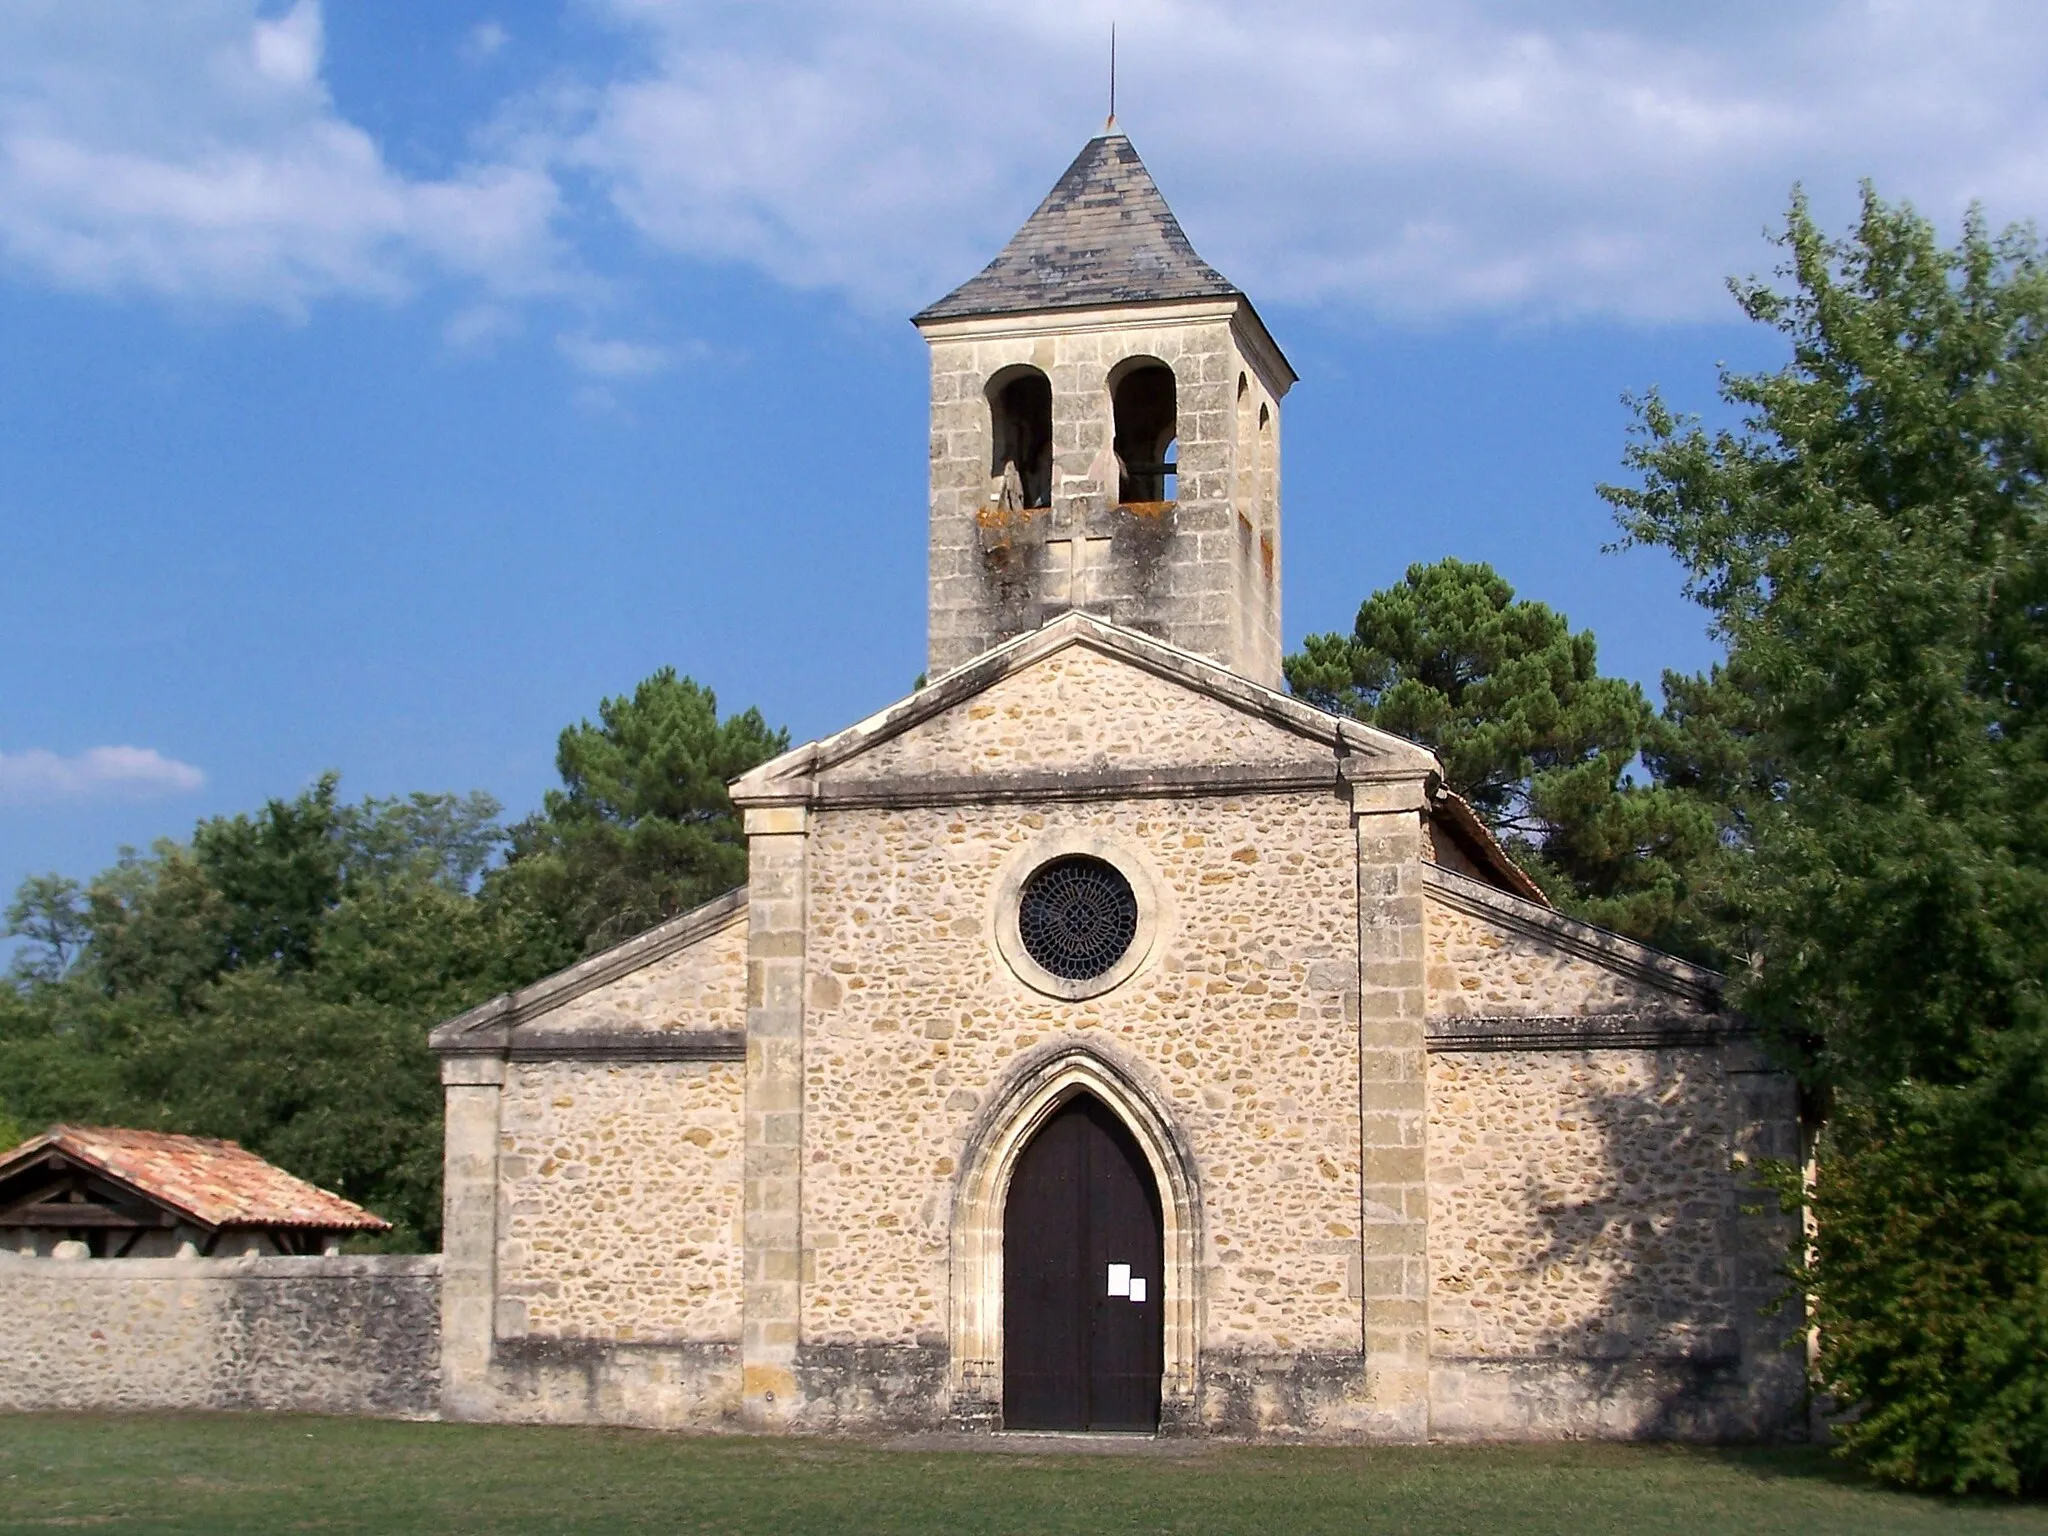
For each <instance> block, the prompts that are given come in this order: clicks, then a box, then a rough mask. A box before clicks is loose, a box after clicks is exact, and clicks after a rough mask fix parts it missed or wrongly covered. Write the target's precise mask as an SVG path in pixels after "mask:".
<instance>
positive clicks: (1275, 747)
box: [732, 612, 1437, 805]
mask: <svg viewBox="0 0 2048 1536" xmlns="http://www.w3.org/2000/svg"><path fill="white" fill-rule="evenodd" d="M1344 759H1352V760H1354V762H1356V761H1359V760H1364V761H1366V762H1369V763H1370V764H1371V765H1372V767H1373V768H1374V769H1375V771H1378V772H1384V773H1387V774H1389V775H1390V776H1406V775H1410V774H1412V775H1413V776H1414V777H1416V778H1424V777H1427V776H1429V775H1431V774H1434V773H1436V772H1437V763H1436V759H1435V758H1434V757H1433V756H1431V754H1430V753H1429V752H1427V751H1426V750H1424V749H1423V748H1421V747H1418V746H1416V745H1415V744H1414V743H1412V742H1408V741H1403V740H1402V739H1401V738H1400V737H1398V736H1393V735H1389V734H1388V733H1387V732H1385V731H1379V730H1374V729H1373V728H1372V727H1370V726H1366V725H1361V724H1360V723H1358V722H1357V721H1354V720H1347V719H1344V718H1342V717H1340V716H1336V715H1332V714H1328V713H1326V712H1324V711H1322V710H1319V709H1316V708H1314V707H1312V706H1310V705H1307V704H1304V703H1302V702H1301V700H1299V699H1295V698H1290V697H1289V696H1288V695H1286V694H1283V693H1278V692H1276V691H1274V690H1273V689H1270V688H1265V687H1262V686H1260V685H1259V684H1257V683H1254V682H1251V681H1249V680H1247V679H1245V678H1242V677H1239V676H1238V675H1237V674H1236V673H1234V672H1231V671H1230V670H1228V669H1227V668H1225V667H1221V666H1218V665H1217V664H1216V663H1215V662H1212V661H1209V660H1207V659H1206V658H1204V657H1201V656H1197V655H1195V654H1193V653H1192V652H1189V651H1183V650H1181V649H1179V648H1178V647H1176V646H1172V645H1168V644H1166V643H1164V642H1163V641H1160V640H1156V639H1153V638H1152V637H1151V636H1149V635H1144V634H1140V633H1138V632H1137V631H1134V630H1129V629H1124V628H1122V627H1120V626H1118V625H1114V624H1110V623H1107V622H1105V621H1103V620H1101V619H1097V618H1094V617H1091V616H1090V615H1088V614H1084V613H1079V612H1073V613H1066V614H1063V615H1061V616H1060V617H1059V618H1057V619H1055V620H1053V621H1052V622H1051V623H1049V624H1047V625H1045V626H1044V627H1043V628H1041V629H1038V630H1035V631H1033V632H1032V633H1030V634H1027V635H1021V636H1019V637H1018V638H1016V639H1015V640H1011V641H1009V642H1007V643H1006V644H1004V645H1000V646H997V647H996V648H995V649H993V650H991V651H988V652H986V653H985V654H984V655H982V656H980V657H978V658H976V659H975V660H974V661H972V662H969V663H968V664H967V665H966V666H964V667H961V668H958V669H957V670H955V671H953V672H950V673H947V674H946V675H944V676H942V677H939V678H937V679H935V680H934V681H933V682H932V683H931V684H929V685H928V686H927V687H925V688H922V689H920V690H919V691H918V692H916V693H914V694H912V695H911V696H910V697H909V698H907V699H904V700H902V701H901V702H899V703H897V704H894V705H892V706H890V707H889V708H888V709H885V710H883V711H881V712H880V713H878V714H875V715H871V716H870V717H868V718H867V719H866V720H863V721H861V722H860V723H859V724H857V725H854V726H852V727H850V728H848V729H847V730H844V731H841V732H839V733H838V734H837V735H834V736H828V737H826V738H824V739H823V740H820V741H814V742H809V743H806V744H805V745H804V746H801V747H798V748H795V749H794V750H793V751H790V752H787V753H785V754H783V756H781V757H778V758H776V759H774V760H773V761H771V762H768V763H765V764H763V765H762V766H761V767H759V768H757V769H755V770H754V771H753V772H751V773H749V774H747V775H746V776H744V777H743V778H741V779H739V780H737V781H736V782H735V783H734V785H733V786H732V795H733V799H734V801H735V802H736V803H737V804H740V805H771V804H789V803H800V802H805V801H808V800H810V799H812V798H813V797H814V795H815V794H817V793H821V792H823V791H825V790H828V789H830V788H831V787H833V786H846V785H848V784H851V783H856V782H873V781H883V780H891V781H906V780H910V781H946V782H953V781H959V780H972V779H976V778H983V779H988V780H990V781H994V780H998V779H1004V778H1014V777H1016V776H1019V775H1030V776H1036V777H1039V778H1046V779H1057V778H1058V777H1059V776H1062V775H1065V776H1075V775H1081V776H1089V775H1092V776H1096V777H1103V778H1105V779H1106V780H1108V781H1114V780H1115V778H1116V776H1118V775H1121V776H1125V777H1130V776H1133V775H1138V776H1142V775H1144V774H1147V773H1159V772H1163V773H1173V774H1177V775H1180V776H1182V777H1184V778H1189V779H1190V782H1211V781H1213V782H1214V783H1215V785H1216V787H1217V788H1218V789H1219V790H1222V789H1227V788H1229V787H1230V786H1231V785H1232V784H1233V783H1234V782H1236V781H1237V780H1240V779H1244V780H1257V779H1259V778H1260V777H1261V776H1262V775H1263V776H1266V777H1270V776H1272V775H1273V774H1275V773H1288V772H1292V773H1296V774H1307V773H1317V772H1320V773H1322V774H1325V775H1326V776H1327V777H1328V779H1329V781H1330V782H1331V783H1332V784H1334V783H1335V782H1336V780H1337V774H1338V763H1339V762H1340V761H1341V760H1344Z"/></svg>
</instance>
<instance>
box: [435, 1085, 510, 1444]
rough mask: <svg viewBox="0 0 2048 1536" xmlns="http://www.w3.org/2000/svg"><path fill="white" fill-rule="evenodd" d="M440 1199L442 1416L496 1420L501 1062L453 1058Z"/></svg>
mask: <svg viewBox="0 0 2048 1536" xmlns="http://www.w3.org/2000/svg"><path fill="white" fill-rule="evenodd" d="M441 1082H442V1085H443V1088H442V1091H443V1093H444V1094H445V1096H446V1106H445V1107H446V1121H445V1124H446V1128H445V1131H444V1134H443V1142H442V1193H441V1412H442V1414H443V1416H444V1417H447V1418H450V1419H486V1418H491V1417H493V1416H494V1415H493V1412H492V1407H493V1404H492V1394H491V1391H490V1372H491V1346H492V1340H493V1310H494V1308H495V1305H496V1301H497V1271H498V1262H497V1260H498V1111H499V1102H500V1099H501V1097H502V1095H503V1092H504V1085H505V1061H504V1058H503V1057H500V1056H481V1055H479V1056H449V1057H445V1058H443V1060H442V1062H441Z"/></svg>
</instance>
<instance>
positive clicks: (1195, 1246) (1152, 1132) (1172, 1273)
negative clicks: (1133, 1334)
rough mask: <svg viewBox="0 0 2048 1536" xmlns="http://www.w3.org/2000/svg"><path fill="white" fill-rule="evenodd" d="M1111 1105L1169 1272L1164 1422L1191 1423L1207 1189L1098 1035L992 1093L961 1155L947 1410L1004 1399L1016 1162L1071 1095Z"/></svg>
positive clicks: (979, 1409)
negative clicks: (1008, 1228)
mask: <svg viewBox="0 0 2048 1536" xmlns="http://www.w3.org/2000/svg"><path fill="white" fill-rule="evenodd" d="M1080 1093H1088V1094H1092V1095H1094V1097H1095V1098H1096V1099H1098V1100H1100V1101H1101V1102H1102V1103H1103V1104H1104V1105H1106V1106H1107V1107H1108V1108H1109V1110H1110V1112H1111V1113H1112V1114H1114V1115H1115V1116H1116V1117H1117V1118H1118V1119H1120V1120H1121V1121H1123V1123H1124V1125H1125V1126H1126V1127H1127V1128H1128V1129H1129V1130H1130V1132H1131V1135H1132V1136H1133V1138H1134V1139H1135V1140H1136V1141H1137V1143H1138V1146H1139V1148H1140V1149H1141V1150H1142V1151H1143V1152H1144V1154H1145V1161H1146V1163H1147V1165H1148V1166H1149V1167H1150V1168H1151V1171H1152V1179H1153V1182H1154V1184H1155V1185H1156V1186H1157V1187H1158V1190H1159V1207H1160V1215H1161V1218H1162V1224H1163V1237H1164V1242H1163V1244H1162V1247H1163V1257H1164V1270H1165V1272H1164V1273H1163V1274H1162V1275H1161V1276H1160V1293H1161V1296H1162V1298H1163V1300H1164V1307H1163V1313H1164V1317H1163V1325H1164V1329H1165V1340H1164V1342H1165V1351H1164V1354H1165V1364H1164V1371H1163V1375H1162V1380H1161V1384H1160V1385H1161V1393H1160V1423H1161V1425H1162V1427H1165V1426H1170V1425H1175V1424H1181V1423H1191V1422H1193V1419H1194V1416H1195V1412H1196V1401H1195V1398H1196V1393H1195V1386H1196V1380H1197V1365H1198V1360H1197V1351H1198V1343H1197V1341H1198V1340H1199V1338H1200V1335H1201V1329H1200V1322H1201V1293H1200V1269H1199V1266H1198V1265H1197V1262H1196V1259H1197V1256H1198V1255H1199V1254H1200V1253H1201V1252H1202V1234H1201V1223H1202V1198H1201V1190H1200V1186H1199V1183H1198V1181H1197V1179H1196V1176H1195V1163H1194V1157H1193V1154H1192V1152H1191V1151H1190V1150H1189V1148H1188V1145H1187V1141H1186V1138H1185V1136H1184V1135H1183V1134H1182V1133H1181V1131H1180V1129H1179V1128H1178V1126H1177V1125H1176V1124H1175V1122H1174V1120H1173V1118H1172V1112H1171V1110H1170V1109H1169V1108H1168V1107H1167V1103H1166V1100H1165V1099H1164V1098H1163V1097H1162V1096H1161V1095H1159V1094H1157V1093H1155V1092H1154V1091H1152V1090H1151V1089H1150V1088H1149V1087H1147V1086H1146V1085H1145V1084H1144V1083H1143V1082H1142V1081H1141V1080H1140V1078H1139V1077H1138V1076H1137V1075H1136V1074H1135V1073H1133V1072H1131V1071H1129V1070H1127V1069H1126V1068H1125V1067H1124V1066H1122V1065H1121V1064H1119V1063H1118V1062H1116V1061H1114V1060H1112V1059H1111V1058H1110V1057H1109V1056H1108V1055H1106V1054H1105V1053H1104V1052H1103V1051H1102V1050H1101V1049H1100V1048H1099V1047H1097V1046H1096V1045H1094V1044H1093V1043H1088V1044H1083V1043H1081V1042H1079V1041H1074V1040H1067V1041H1062V1042H1058V1043H1055V1044H1053V1045H1050V1046H1048V1047H1045V1048H1044V1049H1042V1050H1040V1051H1038V1052H1035V1053H1033V1054H1032V1055H1031V1056H1030V1057H1029V1058H1027V1059H1026V1060H1025V1061H1023V1062H1021V1063H1020V1064H1019V1065H1018V1066H1017V1067H1016V1068H1015V1069H1013V1071H1012V1074H1011V1077H1010V1080H1009V1082H1008V1083H1007V1084H1006V1085H1005V1086H1004V1087H1003V1088H1002V1089H1001V1090H999V1091H998V1092H997V1093H995V1094H993V1095H992V1096H991V1097H990V1100H989V1103H988V1105H987V1107H986V1108H985V1109H984V1110H983V1112H982V1114H981V1115H980V1116H978V1117H977V1121H976V1125H975V1127H974V1129H973V1130H972V1131H971V1132H970V1133H969V1134H968V1138H967V1145H966V1148H965V1149H964V1151H963V1153H962V1155H961V1172H960V1180H959V1183H958V1185H957V1186H956V1193H955V1196H954V1205H953V1220H952V1257H951V1266H950V1267H951V1274H950V1280H951V1285H950V1287H949V1289H950V1292H951V1296H952V1305H951V1307H950V1308H949V1311H948V1318H947V1324H948V1326H947V1344H948V1346H949V1349H948V1354H949V1355H950V1357H951V1365H950V1370H951V1387H952V1398H953V1415H954V1417H955V1419H956V1420H958V1421H961V1422H974V1421H980V1420H997V1421H999V1420H1000V1417H1001V1414H1002V1396H1003V1211H1004V1206H1005V1204H1006V1203H1007V1201H1008V1199H1009V1194H1010V1179H1011V1177H1012V1175H1013V1174H1014V1173H1015V1172H1016V1167H1017V1159H1018V1157H1019V1155H1020V1154H1021V1153H1022V1152H1023V1150H1024V1148H1025V1147H1026V1146H1027V1145H1028V1144H1029V1143H1030V1141H1031V1138H1032V1137H1033V1136H1034V1135H1036V1134H1037V1133H1038V1130H1039V1128H1040V1127H1041V1126H1043V1125H1044V1124H1045V1122H1046V1121H1047V1120H1049V1119H1050V1118H1051V1117H1052V1116H1053V1115H1054V1114H1055V1113H1057V1112H1058V1111H1059V1109H1060V1108H1061V1106H1063V1105H1064V1104H1066V1102H1067V1101H1068V1100H1070V1099H1072V1098H1073V1097H1074V1096H1075V1095H1076V1094H1080Z"/></svg>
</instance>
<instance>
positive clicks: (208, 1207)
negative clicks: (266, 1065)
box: [0, 1125, 391, 1232]
mask: <svg viewBox="0 0 2048 1536" xmlns="http://www.w3.org/2000/svg"><path fill="white" fill-rule="evenodd" d="M50 1151H59V1152H62V1153H63V1154H64V1155H65V1156H67V1157H71V1158H75V1159H76V1160H77V1161H79V1162H81V1163H84V1164H86V1165H87V1166H89V1167H92V1168H95V1169H98V1170H99V1171H100V1172H102V1173H104V1174H107V1175H108V1176H109V1177H112V1178H115V1179H118V1180H120V1181H121V1182H122V1183H124V1184H127V1185H130V1186H132V1187H133V1188H135V1189H136V1190H138V1191H140V1192H141V1193H143V1194H145V1195H147V1196H149V1197H150V1198H151V1199H153V1200H156V1201H159V1202H161V1203H162V1204H164V1205H169V1206H173V1207H175V1208H176V1209H177V1210H179V1211H181V1212H183V1213H184V1214H185V1215H187V1216H189V1217H191V1218H192V1219H193V1220H194V1221H195V1222H197V1223H199V1224H200V1225H201V1226H206V1227H310V1228H314V1229H317V1230H319V1231H323V1232H383V1231H388V1230H389V1229H390V1226H391V1223H390V1222H388V1221H386V1220H384V1218H383V1217H381V1216H377V1215H373V1214H372V1213H371V1212H369V1211H366V1210H364V1209H363V1208H362V1207H361V1206H360V1205H357V1204H355V1203H354V1202H352V1201H348V1200H344V1199H342V1198H341V1196H339V1195H331V1194H329V1193H328V1192H327V1191H326V1190H324V1189H321V1188H319V1187H318V1186H316V1185H312V1184H308V1183H307V1182H306V1181H305V1180H304V1179H300V1178H294V1177H293V1176H292V1175H291V1174H289V1173H286V1172H285V1171H284V1170H283V1169H282V1168H279V1167H277V1166H276V1165H275V1164H273V1163H266V1162H265V1161H264V1160H263V1159H262V1158H260V1157H258V1156H257V1155H256V1154H255V1153H254V1152H250V1151H248V1150H246V1149H245V1148H243V1147H240V1146H238V1145H236V1144H235V1143H234V1142H232V1141H216V1140H214V1139H213V1138H212V1137H208V1136H174V1135H172V1134H170V1133H169V1132H167V1131H132V1130H125V1129H121V1128H118V1127H111V1126H85V1125H54V1126H52V1127H50V1129H49V1130H48V1131H46V1132H44V1133H43V1134H42V1135H41V1136H36V1137H33V1138H31V1139H30V1140H28V1141H25V1142H23V1143H22V1144H21V1145H20V1146H18V1147H16V1148H15V1149H14V1150H13V1151H11V1152H8V1153H5V1154H0V1175H4V1174H6V1173H8V1172H10V1171H11V1170H12V1169H14V1168H15V1167H17V1166H19V1165H20V1164H22V1163H24V1162H27V1161H31V1160H33V1159H34V1158H37V1157H39V1156H42V1155H43V1154H44V1153H46V1152H50Z"/></svg>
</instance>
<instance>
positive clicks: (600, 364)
mask: <svg viewBox="0 0 2048 1536" xmlns="http://www.w3.org/2000/svg"><path fill="white" fill-rule="evenodd" d="M555 345H556V346H557V347H558V348H559V349H560V351H561V353H562V356H564V357H565V358H567V359H568V360H569V363H570V366H571V367H573V368H575V369H576V370H577V371H578V372H579V373H586V374H589V375H590V376H591V377H592V378H596V379H614V380H620V379H646V378H652V377H653V376H654V375H655V374H657V373H665V372H667V371H668V369H669V368H670V367H671V366H672V365H673V364H674V362H675V354H674V353H672V352H670V351H669V350H668V349H667V348H666V347H657V346H654V345H651V344H650V343H647V342H643V341H623V340H620V339H618V338H605V337H598V336H592V335H589V334H587V333H584V332H569V333H565V334H563V335H561V336H558V337H556V338H555Z"/></svg>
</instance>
